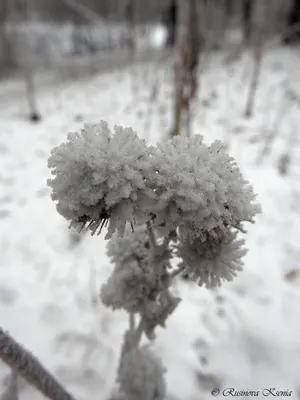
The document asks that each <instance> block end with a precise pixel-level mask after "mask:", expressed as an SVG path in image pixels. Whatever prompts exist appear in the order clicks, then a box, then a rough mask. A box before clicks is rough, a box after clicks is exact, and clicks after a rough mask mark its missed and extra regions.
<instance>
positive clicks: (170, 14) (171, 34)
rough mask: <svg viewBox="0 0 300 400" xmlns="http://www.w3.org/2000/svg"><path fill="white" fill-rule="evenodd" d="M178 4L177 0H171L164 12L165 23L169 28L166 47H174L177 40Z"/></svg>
mask: <svg viewBox="0 0 300 400" xmlns="http://www.w3.org/2000/svg"><path fill="white" fill-rule="evenodd" d="M177 16H178V6H177V0H171V1H170V3H169V5H168V7H167V8H166V9H165V10H164V13H163V23H164V25H165V27H166V29H167V40H166V47H174V46H175V42H176V27H177V19H178V18H177Z"/></svg>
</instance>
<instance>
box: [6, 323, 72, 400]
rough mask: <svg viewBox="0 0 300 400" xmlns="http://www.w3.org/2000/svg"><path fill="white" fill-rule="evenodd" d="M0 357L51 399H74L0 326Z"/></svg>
mask: <svg viewBox="0 0 300 400" xmlns="http://www.w3.org/2000/svg"><path fill="white" fill-rule="evenodd" d="M0 358H1V359H2V361H3V362H4V363H5V364H7V365H8V366H9V367H10V368H11V369H12V370H13V371H14V372H15V373H17V374H18V375H20V376H22V377H23V378H24V379H25V380H26V381H27V382H28V383H30V384H31V385H32V386H34V387H35V388H36V389H37V390H39V391H40V392H41V393H43V395H44V396H46V397H48V398H49V399H51V400H75V399H74V397H72V396H71V395H70V394H69V393H68V392H67V391H66V390H65V389H64V388H63V387H62V386H61V385H60V383H59V382H57V380H56V379H55V378H54V377H53V376H52V375H51V373H50V372H49V371H47V370H46V369H45V368H44V367H43V366H42V364H41V363H40V362H39V360H38V359H37V358H36V357H35V356H33V355H32V354H31V353H30V352H29V351H27V350H26V349H24V347H23V346H22V345H20V344H19V343H18V342H16V341H15V339H13V338H12V337H11V336H10V335H9V334H8V333H7V332H4V331H3V329H2V328H0Z"/></svg>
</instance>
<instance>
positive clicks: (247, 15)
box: [243, 0, 263, 44]
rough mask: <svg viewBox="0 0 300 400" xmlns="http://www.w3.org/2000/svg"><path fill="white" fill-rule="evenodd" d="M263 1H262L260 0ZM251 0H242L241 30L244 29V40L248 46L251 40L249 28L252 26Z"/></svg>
mask: <svg viewBox="0 0 300 400" xmlns="http://www.w3.org/2000/svg"><path fill="white" fill-rule="evenodd" d="M262 1H263V0H262ZM252 8H253V1H252V0H244V2H243V28H244V40H245V43H246V44H248V43H249V41H250V38H251V26H252Z"/></svg>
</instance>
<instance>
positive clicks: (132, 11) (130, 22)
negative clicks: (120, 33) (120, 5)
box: [125, 0, 136, 60]
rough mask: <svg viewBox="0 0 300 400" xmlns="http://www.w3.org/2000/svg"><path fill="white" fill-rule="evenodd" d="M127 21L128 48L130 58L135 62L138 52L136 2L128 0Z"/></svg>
mask: <svg viewBox="0 0 300 400" xmlns="http://www.w3.org/2000/svg"><path fill="white" fill-rule="evenodd" d="M125 13H126V15H125V18H126V21H127V47H128V52H129V58H130V59H131V60H133V58H134V56H135V51H136V42H135V27H136V3H135V0H128V2H127V5H126V10H125Z"/></svg>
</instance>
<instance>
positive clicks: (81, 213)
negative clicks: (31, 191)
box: [48, 121, 152, 238]
mask: <svg viewBox="0 0 300 400" xmlns="http://www.w3.org/2000/svg"><path fill="white" fill-rule="evenodd" d="M149 160H150V158H149V157H148V155H147V147H146V144H145V141H144V140H142V139H139V138H138V136H137V134H136V133H135V132H133V130H132V129H131V128H122V127H120V126H115V127H114V134H113V133H112V132H111V131H110V129H109V128H108V124H107V123H106V122H104V121H101V123H100V124H98V125H86V126H85V127H84V129H83V130H82V131H81V132H77V133H70V134H69V135H68V141H67V143H62V144H61V145H59V146H58V147H56V148H54V149H53V150H52V154H51V157H50V158H49V161H48V166H49V168H52V174H53V175H55V177H54V178H53V179H49V180H48V185H49V186H51V188H52V199H53V200H55V201H57V210H58V212H59V213H60V214H62V215H63V216H64V217H65V218H66V219H67V220H69V221H71V225H73V226H76V227H78V228H79V229H82V228H83V227H85V226H86V225H88V226H89V228H90V229H91V231H92V233H95V232H96V231H97V230H101V228H102V227H103V226H104V224H105V223H108V222H109V228H108V235H107V237H108V238H109V237H110V236H111V235H112V233H113V232H114V231H115V230H118V231H119V233H120V234H123V232H124V229H125V224H126V221H129V222H131V221H132V220H133V219H134V218H135V219H138V218H139V217H141V216H140V215H139V212H138V211H139V207H138V205H139V202H142V200H143V199H144V197H145V196H147V188H146V187H145V182H144V176H145V175H148V174H149V171H148V170H150V169H151V168H152V164H151V162H150V161H149Z"/></svg>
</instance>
